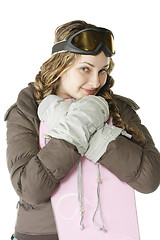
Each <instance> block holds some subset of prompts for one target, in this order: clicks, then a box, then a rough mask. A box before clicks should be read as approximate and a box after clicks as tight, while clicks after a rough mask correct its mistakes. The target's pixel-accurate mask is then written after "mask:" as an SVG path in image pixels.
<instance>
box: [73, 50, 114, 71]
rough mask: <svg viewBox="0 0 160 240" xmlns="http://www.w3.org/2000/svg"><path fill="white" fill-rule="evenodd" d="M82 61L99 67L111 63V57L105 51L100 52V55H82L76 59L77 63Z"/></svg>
mask: <svg viewBox="0 0 160 240" xmlns="http://www.w3.org/2000/svg"><path fill="white" fill-rule="evenodd" d="M80 63H90V64H92V65H94V66H95V67H97V68H101V67H104V66H106V65H109V63H110V58H109V57H106V56H105V54H104V53H103V52H101V53H99V54H98V55H96V56H94V55H80V56H79V57H78V59H77V61H76V64H80Z"/></svg>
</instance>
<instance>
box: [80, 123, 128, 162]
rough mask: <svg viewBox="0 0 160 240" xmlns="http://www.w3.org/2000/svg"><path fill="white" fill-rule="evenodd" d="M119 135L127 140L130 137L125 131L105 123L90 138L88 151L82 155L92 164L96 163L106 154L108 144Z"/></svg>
mask: <svg viewBox="0 0 160 240" xmlns="http://www.w3.org/2000/svg"><path fill="white" fill-rule="evenodd" d="M120 134H122V135H124V136H126V137H128V138H131V137H132V136H131V135H130V134H128V133H127V132H126V131H125V130H123V129H121V128H119V127H116V126H114V125H108V124H107V123H106V124H105V125H104V126H103V127H102V128H100V129H98V130H97V131H96V132H95V133H94V134H93V135H92V136H91V138H90V140H89V147H88V150H87V151H86V153H85V154H84V155H85V156H86V157H87V158H88V159H90V160H91V161H92V162H94V163H96V162H97V161H98V160H99V159H100V157H101V156H102V155H103V154H104V153H105V152H106V149H107V146H108V144H109V143H110V142H111V141H113V140H115V139H116V138H117V137H118V136H119V135H120Z"/></svg>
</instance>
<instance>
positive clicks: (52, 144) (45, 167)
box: [7, 107, 80, 204]
mask: <svg viewBox="0 0 160 240" xmlns="http://www.w3.org/2000/svg"><path fill="white" fill-rule="evenodd" d="M79 158H80V155H79V154H78V152H77V150H76V148H75V147H74V146H73V145H71V144H70V143H68V142H66V141H64V140H59V139H54V138H53V139H51V140H50V141H49V143H48V144H47V145H46V146H45V147H44V148H43V149H40V148H39V142H38V135H37V132H36V130H35V127H34V124H33V123H32V121H30V120H29V119H28V118H26V117H25V115H24V114H23V113H22V112H21V111H20V110H19V109H18V108H17V107H14V108H13V109H12V110H11V111H10V113H9V114H8V116H7V164H8V168H9V172H10V176H11V181H12V184H13V186H14V188H15V191H16V192H17V194H18V195H19V196H20V197H21V198H23V199H24V200H25V201H26V202H28V203H30V204H39V203H42V202H45V201H47V200H48V199H49V198H50V197H51V195H52V193H53V192H54V191H55V190H56V188H57V187H58V185H59V183H60V181H61V179H63V178H64V177H65V176H66V175H67V174H68V172H69V171H70V169H71V168H72V167H73V165H74V164H75V163H76V162H77V161H78V159H79Z"/></svg>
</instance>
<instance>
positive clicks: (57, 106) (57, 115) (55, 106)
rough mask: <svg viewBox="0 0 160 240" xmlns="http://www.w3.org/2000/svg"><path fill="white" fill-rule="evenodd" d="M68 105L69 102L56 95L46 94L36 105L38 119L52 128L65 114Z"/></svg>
mask: <svg viewBox="0 0 160 240" xmlns="http://www.w3.org/2000/svg"><path fill="white" fill-rule="evenodd" d="M70 105H71V103H70V102H68V101H64V99H63V98H61V97H59V96H57V95H53V94H52V95H48V96H47V97H46V98H44V99H43V100H42V102H41V103H40V104H39V106H38V116H39V119H40V120H41V121H42V122H44V123H45V124H46V125H47V127H49V128H50V129H52V128H54V127H55V126H56V125H57V123H58V122H59V121H60V119H61V118H62V117H64V116H65V115H66V113H67V112H68V108H69V106H70Z"/></svg>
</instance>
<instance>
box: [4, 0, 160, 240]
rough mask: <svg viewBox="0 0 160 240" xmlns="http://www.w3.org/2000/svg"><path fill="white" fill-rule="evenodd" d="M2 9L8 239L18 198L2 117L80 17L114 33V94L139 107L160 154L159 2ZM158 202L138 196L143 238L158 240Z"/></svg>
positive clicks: (33, 3)
mask: <svg viewBox="0 0 160 240" xmlns="http://www.w3.org/2000/svg"><path fill="white" fill-rule="evenodd" d="M0 5H1V6H0V24H1V26H0V35H1V37H0V41H1V43H0V58H1V60H0V61H1V62H0V67H1V71H0V77H1V79H0V84H1V94H0V111H1V112H0V113H1V114H0V121H1V122H0V128H1V129H0V143H1V160H0V169H1V174H0V178H1V179H0V184H1V187H0V189H1V197H0V201H1V203H0V207H1V209H0V216H1V220H2V221H1V223H0V229H1V237H0V238H1V239H3V240H8V239H9V237H10V235H11V234H12V232H13V231H14V223H15V219H16V203H17V201H18V197H17V196H16V194H15V192H14V190H13V188H12V186H11V183H10V179H9V173H8V170H7V166H6V156H5V151H6V143H5V131H6V129H5V123H4V122H3V115H4V113H5V111H6V110H7V108H8V107H9V106H10V105H12V104H13V103H14V102H15V101H16V98H17V94H18V93H19V91H20V90H21V89H22V88H24V87H26V86H27V84H28V83H29V82H31V81H34V77H35V75H36V74H37V73H38V71H39V68H40V66H41V64H42V63H43V62H44V61H46V60H47V59H48V58H49V57H50V53H51V48H52V44H53V41H54V30H55V28H56V27H57V26H59V25H61V24H63V23H65V22H68V21H71V20H77V19H80V20H85V21H87V22H90V23H93V24H95V25H97V26H101V27H106V28H109V29H111V30H112V31H113V33H114V36H115V49H116V56H114V61H115V64H116V65H115V69H114V71H113V74H112V76H113V77H114V79H115V80H116V83H115V86H114V88H113V90H114V92H115V93H117V94H120V95H124V96H126V97H130V98H132V99H133V100H135V101H136V102H137V104H138V105H139V106H140V107H141V109H140V110H139V111H138V114H139V116H140V117H141V119H142V123H143V124H144V125H146V126H147V128H148V129H149V131H150V133H151V135H152V136H153V139H154V141H155V144H156V147H157V148H158V149H159V150H160V140H159V136H160V124H159V118H160V113H159V95H160V93H159V91H160V84H159V82H160V76H159V75H160V74H159V69H160V68H159V62H160V61H159V55H160V30H159V23H160V15H159V1H158V0H157V1H156V0H152V1H151V0H149V1H148V0H134V1H133V0H132V1H131V0H109V1H108V0H99V1H93V0H92V1H89V0H88V1H87V0H79V1H70V0H66V1H54V0H52V1H50V0H43V1H42V0H27V1H25V0H14V1H13V0H5V1H3V3H2V1H1V4H0ZM159 202H160V188H159V189H158V190H156V191H155V192H154V193H151V194H148V195H146V194H141V193H138V192H136V203H137V211H138V219H139V228H140V234H141V240H151V239H152V240H159V239H160V231H159V215H160V206H159ZM117 240H119V239H117Z"/></svg>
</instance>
